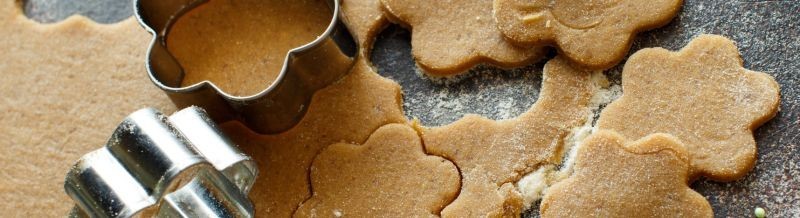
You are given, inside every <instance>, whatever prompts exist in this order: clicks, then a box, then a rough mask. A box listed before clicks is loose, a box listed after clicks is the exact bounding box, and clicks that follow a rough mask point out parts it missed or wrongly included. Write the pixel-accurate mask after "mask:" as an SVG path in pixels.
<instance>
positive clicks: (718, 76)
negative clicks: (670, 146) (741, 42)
mask: <svg viewBox="0 0 800 218" xmlns="http://www.w3.org/2000/svg"><path fill="white" fill-rule="evenodd" d="M622 87H623V89H624V90H625V92H624V93H623V95H622V97H621V98H620V99H618V100H616V101H614V102H613V103H611V104H610V105H609V106H608V107H607V108H606V109H605V110H604V111H603V113H602V114H601V116H600V119H599V120H598V124H597V126H598V128H600V129H608V130H614V131H616V132H619V133H620V134H622V135H623V136H625V137H626V138H628V139H630V140H636V139H638V138H641V137H644V136H647V135H650V134H653V133H667V134H671V135H674V136H676V137H677V138H679V139H680V140H681V142H683V143H684V144H685V145H686V146H687V150H688V151H689V156H690V158H691V162H692V167H691V170H692V172H693V173H692V176H693V177H696V176H700V175H702V176H707V177H709V178H711V179H714V180H719V181H730V180H735V179H738V178H741V177H743V176H744V175H746V174H747V172H749V171H750V169H751V168H752V167H753V165H754V164H755V161H756V142H755V140H754V139H753V130H755V129H756V128H758V126H760V125H761V124H763V123H765V122H766V121H768V120H769V119H771V118H772V117H774V116H775V114H776V113H777V111H778V106H779V105H780V88H779V87H778V83H777V82H776V81H775V79H774V78H773V77H772V76H770V75H768V74H765V73H761V72H754V71H750V70H747V69H744V68H743V67H742V59H741V57H740V56H739V52H738V50H737V48H736V45H735V44H734V42H733V41H730V40H729V39H727V38H725V37H722V36H714V35H702V36H699V37H697V38H696V39H694V40H692V42H690V43H689V44H688V45H687V46H686V47H684V48H683V49H681V50H680V51H678V52H670V51H667V50H665V49H662V48H648V49H643V50H641V51H639V52H636V54H634V55H632V56H631V57H630V59H629V60H628V62H627V63H626V64H625V68H624V70H623V73H622Z"/></svg>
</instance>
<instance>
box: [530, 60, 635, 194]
mask: <svg viewBox="0 0 800 218" xmlns="http://www.w3.org/2000/svg"><path fill="white" fill-rule="evenodd" d="M591 79H592V82H593V83H594V85H595V87H596V90H595V91H594V94H593V95H592V98H591V100H590V102H589V107H588V108H589V109H590V110H591V111H592V112H591V113H589V115H588V116H589V117H588V118H587V119H586V122H585V123H584V124H583V126H580V127H575V128H573V129H572V131H570V133H569V136H567V141H566V142H565V143H564V145H565V146H566V147H565V148H564V149H562V150H563V151H567V153H566V154H561V156H562V158H561V162H560V163H561V165H560V166H555V165H545V166H543V167H541V168H539V169H538V170H536V171H534V172H531V173H529V174H528V175H526V176H524V177H523V178H522V179H521V180H520V181H519V182H517V189H518V190H519V192H520V193H521V194H522V197H523V199H524V202H523V203H524V205H525V208H530V206H531V204H533V202H536V201H538V200H540V199H541V197H542V196H543V195H544V193H545V192H546V191H547V188H548V187H549V186H550V185H552V184H555V183H556V182H559V181H561V180H564V179H566V178H567V177H569V176H570V175H572V166H573V164H574V161H575V160H574V157H575V156H576V154H577V151H578V147H579V146H578V145H580V144H581V143H582V142H583V140H584V139H586V137H588V136H589V135H591V134H592V133H593V132H595V128H594V124H595V122H596V120H597V118H599V116H600V111H601V109H602V108H603V107H605V106H606V105H608V104H610V103H611V102H612V101H614V100H615V99H617V98H619V97H620V96H621V95H622V87H621V86H620V85H619V84H612V83H611V82H609V81H608V79H607V78H606V76H605V75H604V74H603V72H601V71H596V72H594V73H593V74H592V78H591Z"/></svg>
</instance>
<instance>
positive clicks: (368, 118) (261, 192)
mask: <svg viewBox="0 0 800 218" xmlns="http://www.w3.org/2000/svg"><path fill="white" fill-rule="evenodd" d="M400 92H401V91H400V85H398V84H397V83H394V82H392V81H390V80H387V79H384V78H383V77H380V76H379V75H377V74H376V73H375V72H373V71H372V68H370V67H369V66H368V64H367V63H366V61H365V60H364V59H360V60H358V61H357V63H356V65H355V66H354V68H353V70H352V71H351V72H350V74H349V75H347V76H346V77H345V78H344V79H343V80H342V81H339V82H338V83H335V84H333V85H331V86H329V87H326V88H325V89H322V90H320V91H318V92H317V93H316V94H315V95H314V97H313V98H312V100H311V104H310V106H309V108H308V112H307V113H306V115H305V117H304V118H303V120H302V121H300V123H299V124H298V125H297V126H295V127H293V128H292V129H290V130H289V131H287V132H284V133H280V134H277V135H258V134H256V133H254V132H252V131H250V130H249V129H247V127H244V126H242V125H241V124H240V123H238V122H229V123H226V124H224V125H222V128H223V131H224V132H225V133H226V134H228V136H229V137H230V138H231V139H232V140H234V141H235V142H236V143H237V144H239V146H240V147H241V148H242V150H243V151H245V152H246V153H247V154H249V155H250V156H252V157H254V159H255V160H256V162H257V163H258V167H259V170H260V171H261V173H260V174H259V176H258V179H257V180H256V183H255V185H254V187H253V190H252V191H250V198H251V199H252V200H253V203H254V204H255V206H256V214H258V215H259V216H266V217H289V216H291V215H292V213H293V212H294V211H295V209H297V207H298V205H299V204H300V203H301V202H303V201H304V200H306V199H308V198H309V197H311V193H310V192H309V184H310V181H309V180H308V170H309V167H311V162H312V160H313V159H314V157H315V156H316V155H317V154H318V153H319V152H320V151H321V150H322V149H324V148H325V147H327V146H328V145H331V144H334V143H339V142H344V143H351V144H361V143H363V142H364V141H365V140H367V137H369V135H370V134H372V132H374V131H375V130H376V129H378V128H379V127H381V126H384V125H386V124H389V123H406V118H405V116H404V115H403V112H402V97H401V93H400ZM65 172H66V171H65Z"/></svg>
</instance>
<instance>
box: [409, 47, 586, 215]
mask: <svg viewBox="0 0 800 218" xmlns="http://www.w3.org/2000/svg"><path fill="white" fill-rule="evenodd" d="M591 77H592V73H591V72H587V71H583V70H579V69H575V68H573V67H571V65H569V62H568V61H566V60H564V59H563V58H560V57H556V58H555V59H553V60H550V62H548V63H547V64H546V65H545V67H544V76H543V82H542V90H541V92H540V94H539V99H538V100H537V102H536V103H535V104H534V105H533V106H532V108H531V109H530V110H529V111H527V112H525V113H523V114H522V115H521V116H519V117H517V118H514V119H509V120H501V121H494V120H489V119H486V118H483V117H479V116H476V115H468V116H466V117H464V118H462V119H461V120H459V121H456V122H455V123H453V124H450V125H446V126H442V127H434V128H429V129H427V130H426V131H425V132H424V135H423V140H424V142H425V146H426V148H427V150H428V152H429V153H430V154H432V155H437V156H442V157H445V158H447V159H448V160H452V161H453V162H455V164H456V165H457V166H458V167H459V169H460V170H461V176H462V181H463V182H462V187H461V193H460V194H459V196H458V197H457V198H456V200H455V201H454V202H453V204H451V205H448V206H447V207H446V208H445V209H444V210H443V211H442V216H445V217H476V216H519V214H520V213H521V212H522V211H521V210H522V206H523V201H522V197H521V196H520V194H519V192H518V191H517V190H516V188H515V187H514V183H515V182H516V181H518V180H519V179H520V178H521V177H522V176H523V175H525V174H527V173H529V172H532V171H534V170H535V169H536V167H539V165H541V164H546V163H558V162H560V161H561V157H560V156H561V155H559V154H560V153H563V146H564V144H565V138H566V137H567V135H568V134H569V133H570V131H571V130H572V129H573V128H575V127H578V126H581V125H582V124H583V123H584V122H585V121H586V119H587V117H588V115H589V113H590V110H589V108H588V104H589V100H590V98H591V97H592V93H593V91H594V90H595V88H596V87H595V84H594V83H593V81H592V80H591Z"/></svg>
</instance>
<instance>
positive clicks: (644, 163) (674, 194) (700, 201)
mask: <svg viewBox="0 0 800 218" xmlns="http://www.w3.org/2000/svg"><path fill="white" fill-rule="evenodd" d="M688 161H689V158H688V154H687V153H686V150H685V148H684V147H683V145H681V144H680V143H679V142H678V140H677V139H676V138H675V137H673V136H670V135H666V134H654V135H650V136H647V137H645V138H642V139H640V140H639V141H636V142H632V143H628V144H626V142H625V139H624V138H622V136H620V135H618V134H616V133H613V132H611V131H599V132H597V133H594V134H593V135H591V136H589V137H588V138H587V139H586V140H585V141H583V144H582V145H581V147H579V148H578V153H577V157H576V160H575V173H574V174H573V175H572V176H571V177H569V178H568V179H567V180H564V181H561V182H559V183H556V184H555V185H553V186H552V187H550V188H549V189H548V190H547V191H546V194H545V196H544V199H543V200H542V204H541V208H540V212H541V215H542V217H714V214H713V211H712V209H711V205H710V204H709V203H708V201H707V200H706V199H705V198H704V197H703V196H702V195H700V194H699V193H697V192H695V191H694V190H692V189H691V188H689V186H688V182H689V162H688Z"/></svg>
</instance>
